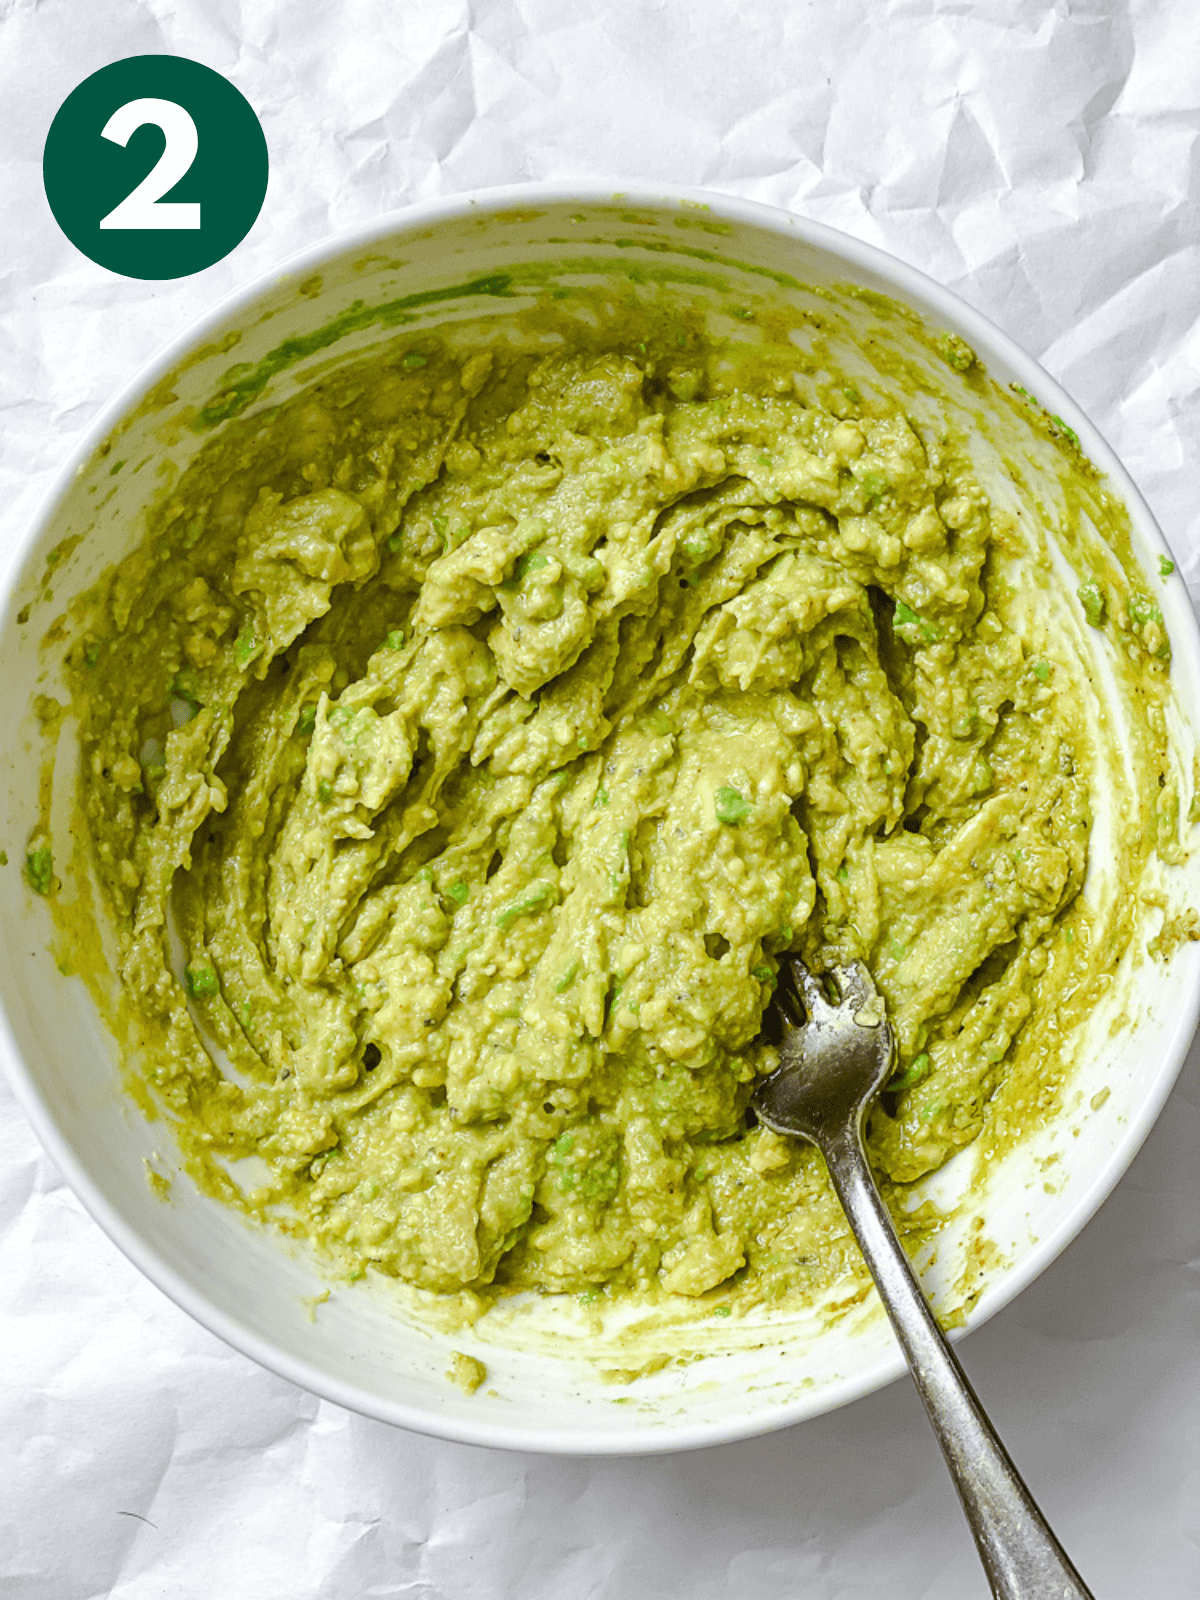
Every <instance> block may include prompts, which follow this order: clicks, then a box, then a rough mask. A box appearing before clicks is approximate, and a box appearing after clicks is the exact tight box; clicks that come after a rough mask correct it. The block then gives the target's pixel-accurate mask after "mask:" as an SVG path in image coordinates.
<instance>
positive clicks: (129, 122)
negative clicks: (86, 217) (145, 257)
mask: <svg viewBox="0 0 1200 1600" xmlns="http://www.w3.org/2000/svg"><path fill="white" fill-rule="evenodd" d="M148 122H152V123H154V124H155V125H156V126H157V127H159V128H161V129H162V131H163V134H164V135H165V137H166V141H167V143H166V146H165V148H164V150H163V153H162V155H161V156H159V158H158V160H157V161H156V162H155V164H154V166H153V167H151V169H150V171H149V172H148V173H147V174H146V176H145V177H144V178H143V179H142V181H141V183H139V184H138V186H137V188H136V189H134V190H132V191H131V192H130V193H129V194H127V195H126V196H125V198H124V200H122V201H121V203H120V204H119V205H118V206H115V207H114V208H113V209H112V210H111V211H110V212H109V213H108V215H107V216H106V217H102V218H101V219H100V226H101V227H102V228H198V227H199V226H200V205H199V202H198V201H196V202H192V201H180V200H163V199H162V198H161V197H162V196H163V195H164V194H166V193H167V192H168V191H169V190H170V189H173V188H174V187H175V185H176V184H177V183H178V182H179V180H180V178H182V177H183V175H184V173H185V172H187V170H188V168H189V167H190V166H191V164H192V162H193V161H194V160H195V159H196V151H197V150H198V149H199V148H200V138H199V135H198V134H197V132H196V124H195V123H194V122H193V121H192V119H191V117H190V116H189V115H188V113H187V112H186V111H185V110H184V109H183V107H182V106H181V105H176V103H175V101H174V100H154V99H149V98H147V99H144V100H130V101H129V103H128V104H127V105H123V106H121V108H120V109H119V110H117V111H114V112H113V114H112V116H111V117H109V119H108V121H107V122H106V123H105V124H104V127H103V129H102V130H101V138H104V139H111V140H112V142H113V143H114V144H123V145H125V144H128V143H129V140H130V136H131V135H132V134H134V133H135V132H136V131H137V129H138V128H141V127H144V126H145V125H146V123H148Z"/></svg>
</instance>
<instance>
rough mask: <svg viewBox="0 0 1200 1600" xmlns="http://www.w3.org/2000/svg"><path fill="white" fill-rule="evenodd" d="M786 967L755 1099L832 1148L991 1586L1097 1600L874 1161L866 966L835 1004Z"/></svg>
mask: <svg viewBox="0 0 1200 1600" xmlns="http://www.w3.org/2000/svg"><path fill="white" fill-rule="evenodd" d="M780 966H781V971H780V982H779V986H778V988H777V989H776V992H775V998H774V1001H773V1004H774V1006H775V1008H776V1011H777V1012H778V1015H779V1018H780V1021H781V1024H782V1029H783V1039H782V1044H781V1046H780V1051H779V1057H780V1063H781V1064H780V1066H779V1068H778V1070H777V1071H775V1072H773V1073H772V1074H771V1076H770V1077H769V1078H764V1079H763V1080H762V1082H761V1083H760V1084H759V1085H758V1087H757V1088H756V1089H755V1091H754V1095H753V1097H752V1099H751V1102H750V1103H751V1105H752V1106H753V1107H754V1110H755V1112H756V1114H757V1116H758V1118H759V1120H760V1121H761V1122H763V1123H765V1124H766V1126H767V1127H768V1128H771V1129H772V1130H773V1131H774V1132H775V1133H779V1134H790V1135H792V1136H793V1137H795V1138H798V1139H809V1140H811V1142H812V1143H813V1144H815V1145H816V1146H817V1148H818V1149H819V1150H820V1152H821V1154H822V1155H823V1156H824V1157H825V1163H826V1165H827V1166H828V1168H829V1176H830V1177H831V1178H832V1180H833V1186H834V1188H835V1189H836V1191H837V1195H838V1199H839V1200H840V1201H841V1203H842V1208H843V1209H844V1211H845V1213H846V1218H847V1220H848V1221H849V1223H850V1226H851V1228H853V1230H854V1235H855V1238H856V1239H857V1240H858V1243H859V1248H860V1249H861V1250H862V1253H863V1256H864V1258H865V1260H866V1263H867V1266H868V1267H869V1268H870V1269H871V1275H872V1276H873V1277H874V1279H875V1286H876V1288H877V1289H878V1290H879V1296H880V1299H881V1300H882V1301H883V1304H884V1306H885V1308H886V1310H887V1314H888V1316H889V1317H890V1318H891V1322H892V1327H893V1328H894V1329H895V1331H896V1337H897V1339H899V1341H900V1347H901V1349H902V1350H903V1351H904V1354H905V1357H906V1358H907V1361H908V1365H909V1369H910V1371H911V1372H912V1375H913V1381H914V1382H915V1384H916V1386H917V1392H918V1394H919V1395H920V1396H921V1399H922V1401H923V1402H924V1405H925V1410H926V1411H927V1413H928V1414H929V1420H930V1422H931V1423H932V1424H933V1430H934V1432H935V1433H936V1434H937V1437H938V1442H939V1444H940V1445H941V1447H942V1453H943V1455H944V1456H945V1458H946V1465H947V1466H948V1467H949V1469H950V1476H951V1477H952V1478H953V1479H954V1486H955V1488H956V1489H957V1490H958V1495H959V1499H960V1500H961V1501H962V1505H963V1510H964V1511H965V1512H966V1514H967V1521H968V1522H969V1523H970V1525H971V1532H972V1533H973V1534H974V1535H975V1543H976V1545H977V1546H978V1548H979V1555H980V1559H981V1560H982V1562H983V1566H984V1570H985V1571H986V1573H987V1576H988V1582H989V1583H990V1584H991V1587H992V1593H993V1595H995V1596H997V1597H998V1600H1093V1597H1092V1594H1091V1591H1090V1590H1089V1589H1088V1588H1087V1586H1086V1585H1085V1584H1084V1582H1083V1580H1082V1578H1081V1577H1080V1576H1079V1574H1078V1573H1077V1572H1076V1570H1075V1568H1074V1567H1073V1566H1072V1565H1071V1562H1070V1561H1069V1559H1068V1558H1067V1555H1066V1553H1065V1551H1064V1550H1063V1548H1062V1546H1061V1545H1060V1544H1059V1542H1058V1540H1057V1539H1056V1538H1055V1537H1054V1534H1053V1533H1052V1532H1051V1530H1050V1527H1049V1525H1048V1524H1047V1522H1046V1519H1045V1518H1044V1517H1043V1516H1042V1514H1041V1512H1040V1511H1039V1510H1038V1508H1037V1506H1036V1504H1035V1503H1034V1500H1033V1497H1032V1495H1031V1494H1030V1493H1029V1490H1028V1489H1027V1488H1026V1487H1025V1484H1024V1482H1023V1481H1022V1479H1021V1476H1020V1474H1019V1473H1018V1471H1017V1469H1016V1467H1015V1466H1014V1465H1013V1463H1012V1461H1011V1459H1010V1458H1009V1455H1008V1452H1007V1451H1006V1450H1005V1448H1004V1446H1003V1445H1002V1444H1001V1443H1000V1440H999V1439H998V1438H997V1436H996V1433H995V1430H994V1429H993V1428H992V1425H991V1423H990V1422H989V1421H988V1419H987V1416H986V1415H985V1413H984V1410H983V1407H982V1406H981V1405H980V1403H979V1401H978V1399H977V1398H976V1396H975V1392H974V1390H973V1389H972V1388H971V1385H970V1384H969V1383H968V1382H967V1378H966V1374H965V1373H964V1372H963V1370H962V1368H961V1367H960V1366H959V1364H958V1361H957V1359H956V1358H955V1355H954V1352H953V1351H952V1350H951V1348H950V1346H949V1344H948V1343H947V1342H946V1339H945V1338H944V1336H943V1334H942V1331H941V1329H940V1328H939V1327H938V1325H937V1322H936V1321H935V1319H934V1316H933V1313H932V1311H931V1310H930V1308H929V1305H928V1302H927V1301H926V1299H925V1297H924V1295H923V1294H922V1292H921V1288H920V1285H919V1284H918V1282H917V1280H916V1277H915V1276H914V1274H913V1270H912V1268H911V1267H910V1266H909V1263H908V1257H907V1256H906V1255H905V1253H904V1251H903V1249H902V1248H901V1246H900V1241H899V1239H898V1238H897V1237H896V1231H895V1229H894V1228H893V1226H892V1221H891V1218H890V1217H889V1216H888V1213H887V1210H886V1208H885V1206H884V1204H883V1200H882V1199H881V1197H880V1194H879V1190H878V1189H877V1188H876V1186H875V1179H874V1178H873V1177H872V1175H871V1169H870V1167H869V1166H868V1165H867V1158H866V1154H865V1152H864V1150H863V1141H862V1130H863V1123H864V1120H865V1118H866V1114H867V1111H868V1110H869V1109H870V1106H871V1104H872V1102H873V1101H874V1099H875V1097H876V1096H877V1095H878V1094H879V1092H880V1090H881V1089H883V1087H884V1085H885V1084H886V1083H887V1081H888V1079H889V1078H890V1077H891V1074H892V1069H893V1065H894V1062H895V1055H896V1047H895V1041H894V1039H893V1037H892V1030H891V1027H890V1025H889V1023H888V1021H887V1016H886V1013H885V1010H884V1006H883V1002H882V1000H881V999H880V998H879V996H878V994H877V993H876V990H875V985H874V983H873V982H872V981H871V975H870V973H869V972H868V971H867V969H866V968H865V967H864V966H863V965H862V963H861V962H857V961H856V962H852V963H851V964H850V965H849V966H846V967H835V968H834V970H833V973H832V975H831V976H832V978H833V981H834V983H835V984H836V986H837V991H838V994H839V996H840V999H839V1001H838V1002H837V1003H834V1002H833V1001H831V1000H830V998H829V996H828V995H827V993H826V991H825V988H824V987H823V985H822V983H821V982H820V981H819V980H818V979H817V978H815V977H814V976H813V974H812V973H811V972H809V970H808V968H807V967H806V966H805V965H804V963H803V962H802V961H800V960H799V959H798V958H797V957H795V956H785V957H783V958H781V963H780ZM789 969H790V970H789ZM797 990H798V991H799V993H798V994H797ZM801 1000H802V1002H803V1009H804V1011H805V1012H806V1013H807V1018H808V1020H807V1021H804V1020H802V1018H801V1014H800V1006H799V1001H801Z"/></svg>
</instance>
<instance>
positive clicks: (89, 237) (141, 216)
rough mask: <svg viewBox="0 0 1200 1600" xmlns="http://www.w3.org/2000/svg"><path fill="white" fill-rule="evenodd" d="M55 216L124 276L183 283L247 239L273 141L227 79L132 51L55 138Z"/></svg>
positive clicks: (86, 249)
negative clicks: (183, 279)
mask: <svg viewBox="0 0 1200 1600" xmlns="http://www.w3.org/2000/svg"><path fill="white" fill-rule="evenodd" d="M42 180H43V182H44V183H45V186H46V199H47V200H48V201H49V202H50V209H51V211H53V213H54V218H55V221H56V222H57V223H58V225H59V227H60V228H61V229H62V231H63V232H64V233H65V234H66V236H67V238H68V239H70V241H71V243H72V244H73V245H76V246H77V247H78V248H79V249H80V250H82V251H83V253H84V255H85V256H90V257H91V259H92V260H93V261H95V262H98V263H99V265H100V266H102V267H107V268H108V269H109V270H110V271H111V272H121V273H124V275H125V276H126V277H127V278H185V277H187V275H188V274H189V273H192V272H199V271H200V270H201V269H202V268H204V267H211V266H212V264H213V262H214V261H220V259H221V257H222V256H226V255H228V254H229V252H230V251H231V250H232V249H233V247H234V246H235V245H237V244H240V243H241V241H242V240H243V239H244V238H245V237H246V234H247V233H248V232H249V231H250V228H251V227H252V225H253V223H254V219H255V217H257V216H258V213H259V211H260V210H261V209H262V203H263V197H264V195H265V194H266V192H267V141H266V140H265V139H264V138H263V131H262V127H261V125H260V124H259V120H258V118H257V117H256V116H255V114H254V111H253V109H252V107H251V106H250V104H249V102H248V101H247V100H246V99H245V98H244V96H242V95H241V94H239V92H238V91H237V90H236V89H235V88H234V86H233V85H232V84H231V83H230V82H229V80H228V78H223V77H222V76H221V74H220V73H219V72H214V71H213V70H212V68H211V67H204V66H201V64H200V63H199V62H198V61H189V60H188V59H187V58H186V57H185V56H130V57H129V58H128V59H127V60H125V61H114V62H113V64H112V65H111V66H109V67H101V69H100V71H99V72H93V73H92V75H91V77H90V78H85V79H84V80H83V82H82V83H81V84H80V85H79V87H78V88H77V89H74V90H72V92H71V93H70V94H69V95H68V96H67V98H66V99H65V100H64V101H63V103H62V105H61V106H60V107H59V110H58V115H57V116H56V117H55V119H54V121H53V122H52V123H51V124H50V132H49V133H48V134H47V135H46V149H45V152H44V154H43V156H42Z"/></svg>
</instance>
